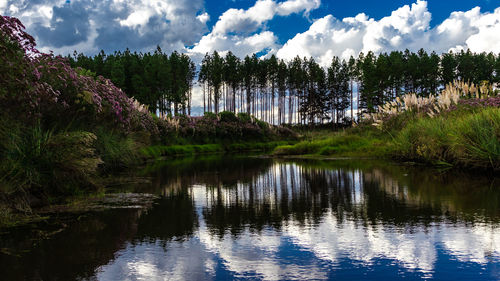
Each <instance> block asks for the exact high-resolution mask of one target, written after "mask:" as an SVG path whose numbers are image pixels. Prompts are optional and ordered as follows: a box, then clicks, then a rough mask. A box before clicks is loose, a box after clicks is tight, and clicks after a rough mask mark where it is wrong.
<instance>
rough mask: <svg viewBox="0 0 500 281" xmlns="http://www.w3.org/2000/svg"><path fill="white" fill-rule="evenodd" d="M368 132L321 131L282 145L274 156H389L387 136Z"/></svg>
mask: <svg viewBox="0 0 500 281" xmlns="http://www.w3.org/2000/svg"><path fill="white" fill-rule="evenodd" d="M367 129H368V130H358V129H346V130H342V131H338V132H332V131H319V132H310V133H307V134H305V135H304V137H303V138H304V140H302V141H300V142H298V143H296V144H293V145H281V146H278V147H276V148H275V149H274V151H273V152H272V154H273V155H278V156H283V155H317V156H338V157H377V156H384V155H386V154H387V145H388V142H389V139H388V138H387V136H385V135H383V134H381V133H380V132H377V131H376V130H372V129H371V128H367Z"/></svg>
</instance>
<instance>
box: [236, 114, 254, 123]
mask: <svg viewBox="0 0 500 281" xmlns="http://www.w3.org/2000/svg"><path fill="white" fill-rule="evenodd" d="M237 117H238V119H239V120H240V121H241V122H243V123H250V122H252V117H251V116H250V114H248V113H244V112H240V113H238V115H237Z"/></svg>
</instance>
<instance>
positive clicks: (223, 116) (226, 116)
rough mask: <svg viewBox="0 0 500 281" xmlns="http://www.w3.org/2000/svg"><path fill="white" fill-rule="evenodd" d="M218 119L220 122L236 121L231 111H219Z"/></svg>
mask: <svg viewBox="0 0 500 281" xmlns="http://www.w3.org/2000/svg"><path fill="white" fill-rule="evenodd" d="M219 119H220V121H221V122H237V121H238V118H237V117H236V115H235V114H234V113H233V112H231V111H222V112H221V113H219Z"/></svg>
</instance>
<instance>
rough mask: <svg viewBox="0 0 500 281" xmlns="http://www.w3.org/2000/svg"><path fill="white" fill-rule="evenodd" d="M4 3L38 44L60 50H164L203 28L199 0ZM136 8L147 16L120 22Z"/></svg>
mask: <svg viewBox="0 0 500 281" xmlns="http://www.w3.org/2000/svg"><path fill="white" fill-rule="evenodd" d="M7 4H8V5H7V6H8V7H10V6H11V5H14V6H15V7H16V9H14V10H10V9H7V10H6V12H5V14H7V15H11V16H16V17H19V18H20V19H21V21H23V23H25V25H26V27H27V30H28V32H31V33H33V35H34V36H35V38H36V39H37V42H38V46H40V47H43V48H46V49H47V48H48V49H56V52H57V51H58V52H62V53H71V52H72V51H73V50H74V48H77V47H78V48H83V49H84V50H83V51H87V52H88V51H89V50H90V51H91V52H96V51H98V50H101V49H103V50H105V51H108V52H110V51H115V50H124V49H125V48H130V49H132V50H138V51H148V50H153V49H154V48H155V47H156V45H160V46H161V47H162V48H163V49H164V50H166V51H170V50H173V49H178V48H180V47H181V46H186V45H192V44H194V43H195V42H197V41H198V40H199V38H200V37H201V36H202V35H203V33H204V32H206V31H207V27H206V25H205V23H202V22H201V21H199V20H197V19H196V16H197V15H199V14H200V13H202V12H203V9H204V8H203V0H161V1H157V2H154V3H151V2H149V1H142V0H128V1H116V0H103V1H85V0H73V1H57V0H34V1H25V0H20V1H19V0H18V1H13V0H9V1H8V3H7ZM47 11H52V13H51V15H52V17H50V16H48V14H50V13H48V12H47ZM138 11H139V12H143V13H144V14H145V15H146V16H147V17H148V18H145V19H144V22H141V23H140V24H124V23H123V21H126V20H127V18H128V17H129V16H130V15H131V14H133V13H136V12H138ZM79 51H80V50H79Z"/></svg>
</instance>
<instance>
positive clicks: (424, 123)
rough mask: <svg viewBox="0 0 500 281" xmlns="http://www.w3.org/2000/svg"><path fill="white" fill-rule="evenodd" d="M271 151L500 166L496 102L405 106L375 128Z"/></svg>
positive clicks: (312, 137) (309, 137)
mask: <svg viewBox="0 0 500 281" xmlns="http://www.w3.org/2000/svg"><path fill="white" fill-rule="evenodd" d="M304 138H305V139H304V140H302V141H300V142H298V143H296V144H294V145H284V146H278V147H276V148H275V150H274V151H273V154H274V155H309V156H335V157H344V156H347V157H373V158H375V157H376V158H387V159H397V160H402V161H415V162H422V163H428V164H432V165H448V166H457V167H463V168H477V169H487V170H494V171H498V170H500V108H498V107H475V108H472V107H458V108H456V109H454V110H450V111H447V112H443V113H441V114H440V115H439V116H434V117H430V116H427V115H423V114H417V113H415V112H405V113H402V114H399V115H397V116H394V117H392V118H391V119H390V120H387V122H385V124H384V125H383V126H381V127H379V128H375V127H373V126H371V125H370V124H364V125H360V126H358V127H356V128H350V129H346V130H343V131H340V132H316V133H311V134H306V135H305V136H304Z"/></svg>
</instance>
